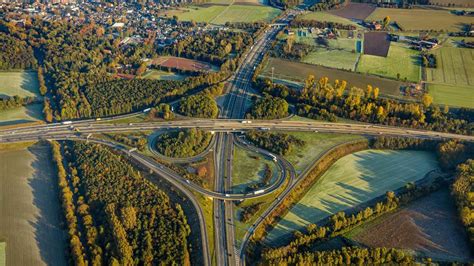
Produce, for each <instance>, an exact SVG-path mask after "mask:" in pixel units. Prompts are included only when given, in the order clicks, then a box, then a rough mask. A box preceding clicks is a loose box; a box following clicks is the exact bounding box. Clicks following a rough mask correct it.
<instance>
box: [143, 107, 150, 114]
mask: <svg viewBox="0 0 474 266" xmlns="http://www.w3.org/2000/svg"><path fill="white" fill-rule="evenodd" d="M150 110H151V108H146V109H144V110H143V112H144V113H148V112H150Z"/></svg>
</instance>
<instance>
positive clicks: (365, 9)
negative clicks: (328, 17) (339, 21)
mask: <svg viewBox="0 0 474 266" xmlns="http://www.w3.org/2000/svg"><path fill="white" fill-rule="evenodd" d="M374 10H375V6H374V5H370V4H364V3H348V4H347V5H345V6H344V7H342V8H339V9H335V10H331V11H329V13H331V14H333V15H336V16H339V17H343V18H347V19H358V20H364V19H366V18H367V17H368V16H369V15H370V14H372V12H374Z"/></svg>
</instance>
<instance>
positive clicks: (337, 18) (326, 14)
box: [298, 11, 361, 28]
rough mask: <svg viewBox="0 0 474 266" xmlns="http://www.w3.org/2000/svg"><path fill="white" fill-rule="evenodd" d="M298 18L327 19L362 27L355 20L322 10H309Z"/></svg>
mask: <svg viewBox="0 0 474 266" xmlns="http://www.w3.org/2000/svg"><path fill="white" fill-rule="evenodd" d="M298 19H305V20H318V21H327V22H334V23H340V24H344V25H354V26H356V27H358V28H361V26H360V25H359V24H357V23H355V22H354V21H352V20H350V19H347V18H343V17H340V16H336V15H334V14H331V13H329V12H320V11H318V12H308V13H306V14H303V15H301V16H299V17H298Z"/></svg>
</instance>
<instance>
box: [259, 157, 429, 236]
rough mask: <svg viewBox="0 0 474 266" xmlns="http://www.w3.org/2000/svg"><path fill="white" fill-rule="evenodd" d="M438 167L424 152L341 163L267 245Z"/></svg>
mask: <svg viewBox="0 0 474 266" xmlns="http://www.w3.org/2000/svg"><path fill="white" fill-rule="evenodd" d="M437 167H438V163H437V160H436V157H435V155H434V154H431V153H427V152H422V151H381V150H366V151H361V152H356V153H354V154H351V155H347V156H345V157H343V158H341V159H339V160H338V161H337V162H336V163H335V164H334V165H332V166H331V167H330V168H329V170H328V171H327V172H326V173H324V174H323V176H322V177H321V178H320V179H319V181H317V182H316V184H315V185H313V186H312V187H311V189H310V190H309V191H308V193H307V194H306V195H305V196H304V197H303V198H302V199H301V200H300V201H299V202H298V203H297V204H296V205H295V206H294V207H293V208H292V209H291V210H290V212H289V213H288V214H286V215H285V216H284V217H283V219H282V220H281V221H280V222H279V223H278V224H277V226H276V227H275V228H274V229H273V230H271V231H270V233H269V235H268V237H267V242H268V243H269V244H271V245H277V244H278V243H277V242H278V241H277V239H279V238H280V237H282V236H284V235H286V234H289V233H291V232H293V231H294V230H301V229H303V228H304V227H305V226H306V225H308V224H309V223H317V222H318V221H320V220H322V219H324V218H325V217H328V216H330V215H332V214H334V213H337V212H339V211H342V210H345V209H348V208H351V207H354V206H357V205H359V204H361V203H363V202H366V201H368V200H371V199H372V198H374V197H377V196H380V195H383V194H384V193H385V192H386V191H389V190H395V189H397V188H399V187H402V186H404V185H405V184H406V183H408V182H412V181H415V180H418V179H420V178H422V177H423V176H424V175H425V174H426V173H427V172H429V171H430V170H432V169H435V168H437Z"/></svg>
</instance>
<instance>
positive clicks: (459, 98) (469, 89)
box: [428, 84, 474, 108]
mask: <svg viewBox="0 0 474 266" xmlns="http://www.w3.org/2000/svg"><path fill="white" fill-rule="evenodd" d="M428 92H429V94H431V96H432V97H433V102H434V103H436V104H442V105H449V106H456V107H468V108H474V86H463V85H450V84H428Z"/></svg>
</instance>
